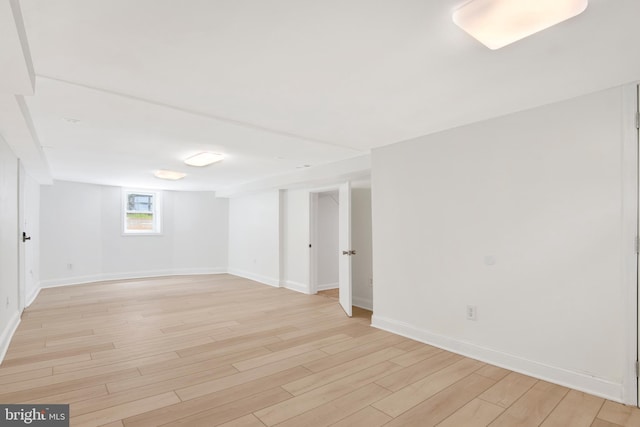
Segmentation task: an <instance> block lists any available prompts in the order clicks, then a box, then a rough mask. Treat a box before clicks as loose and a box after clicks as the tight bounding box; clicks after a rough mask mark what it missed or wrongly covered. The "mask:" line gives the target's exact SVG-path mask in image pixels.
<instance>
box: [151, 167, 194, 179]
mask: <svg viewBox="0 0 640 427" xmlns="http://www.w3.org/2000/svg"><path fill="white" fill-rule="evenodd" d="M153 174H154V175H155V177H156V178H160V179H168V180H171V181H177V180H178V179H182V178H184V177H185V176H187V174H186V173H182V172H176V171H170V170H164V169H160V170H157V171H155V172H154V173H153Z"/></svg>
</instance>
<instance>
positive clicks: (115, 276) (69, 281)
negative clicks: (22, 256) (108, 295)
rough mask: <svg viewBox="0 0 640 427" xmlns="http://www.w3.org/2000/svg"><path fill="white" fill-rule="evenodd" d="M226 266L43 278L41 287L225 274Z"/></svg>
mask: <svg viewBox="0 0 640 427" xmlns="http://www.w3.org/2000/svg"><path fill="white" fill-rule="evenodd" d="M226 272H227V269H226V268H221V267H218V268H177V269H168V270H153V271H133V272H125V273H104V274H92V275H87V276H74V277H65V278H60V279H50V280H41V281H40V287H41V288H55V287H58V286H67V285H81V284H84V283H93V282H104V281H106V280H126V279H144V278H147V277H163V276H192V275H200V274H203V275H204V274H223V273H226Z"/></svg>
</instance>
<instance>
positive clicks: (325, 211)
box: [314, 190, 340, 298]
mask: <svg viewBox="0 0 640 427" xmlns="http://www.w3.org/2000/svg"><path fill="white" fill-rule="evenodd" d="M339 206H340V201H339V195H338V190H330V191H324V192H321V193H315V209H314V211H315V212H314V213H315V215H314V216H315V235H316V238H315V251H314V256H315V265H316V268H315V271H314V276H315V277H314V282H315V285H316V286H315V289H316V291H317V292H323V293H326V294H327V295H329V296H332V297H335V298H338V297H339V294H340V288H339V286H340V283H339V281H338V280H339V277H338V263H339V250H340V246H339V241H338V208H339Z"/></svg>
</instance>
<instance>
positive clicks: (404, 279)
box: [372, 88, 635, 403]
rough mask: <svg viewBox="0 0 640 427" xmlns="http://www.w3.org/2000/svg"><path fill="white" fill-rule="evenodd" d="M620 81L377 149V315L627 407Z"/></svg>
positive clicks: (628, 256) (627, 257)
mask: <svg viewBox="0 0 640 427" xmlns="http://www.w3.org/2000/svg"><path fill="white" fill-rule="evenodd" d="M626 90H627V89H623V88H616V89H611V90H607V91H604V92H598V93H595V94H590V95H587V96H582V97H580V98H576V99H572V100H568V101H565V102H561V103H557V104H553V105H548V106H545V107H541V108H536V109H533V110H529V111H525V112H521V113H517V114H512V115H509V116H505V117H501V118H497V119H494V120H489V121H485V122H481V123H476V124H473V125H469V126H465V127H461V128H457V129H453V130H449V131H446V132H442V133H439V134H434V135H430V136H425V137H421V138H417V139H415V140H412V141H409V142H405V143H400V144H395V145H391V146H388V147H384V148H379V149H375V150H374V151H373V159H372V161H373V168H372V177H373V182H372V188H373V228H374V230H375V234H374V240H373V248H374V252H373V263H374V269H373V272H374V279H375V282H374V293H373V295H374V324H375V325H376V326H378V327H381V328H383V329H388V330H392V331H396V332H399V333H401V334H404V335H408V336H413V337H415V338H417V339H420V340H423V341H426V342H431V343H433V344H435V345H439V346H441V347H446V348H450V349H452V350H454V351H458V352H461V353H465V354H468V355H471V356H472V357H476V358H480V359H483V360H488V361H490V362H492V363H496V364H499V365H503V366H507V367H510V368H512V369H516V370H519V371H524V372H528V373H531V374H533V375H534V376H538V377H542V378H547V379H550V380H551V381H554V382H557V383H563V384H566V385H569V386H571V387H574V388H578V389H582V390H586V391H589V392H591V393H594V394H598V395H603V396H606V397H609V398H611V399H613V400H617V401H621V400H626V401H628V402H629V403H635V401H634V398H633V397H631V394H629V393H627V390H630V389H631V388H632V387H631V388H630V387H629V383H628V382H627V381H629V382H630V379H629V377H630V371H631V367H632V362H631V360H630V358H629V354H630V352H631V349H633V347H634V346H635V342H629V337H632V336H633V331H635V326H634V325H633V322H632V319H633V316H630V315H629V313H628V311H629V304H633V299H631V301H630V298H629V297H630V296H631V295H634V294H633V293H632V292H630V288H631V287H632V286H635V285H634V284H633V283H632V282H631V281H630V280H629V277H628V276H629V275H627V272H628V271H629V266H634V265H635V264H634V256H635V255H633V246H632V241H633V237H634V235H635V231H634V230H635V226H633V219H630V218H631V217H632V216H635V207H634V206H631V204H627V203H625V199H624V197H627V196H628V193H627V192H626V190H625V188H626V187H627V186H628V185H629V182H628V180H627V179H626V178H625V176H627V173H628V170H629V169H631V170H632V169H633V167H634V166H633V162H635V157H634V154H633V153H626V152H625V150H627V149H628V147H629V146H631V147H633V139H632V138H631V140H630V139H629V138H628V135H631V132H632V129H633V131H635V128H634V126H633V124H632V120H631V119H632V117H633V111H629V109H627V108H626V107H624V106H625V105H628V100H629V99H631V97H630V96H629V92H625V91H626ZM631 90H633V88H630V89H629V91H631ZM623 114H624V116H623ZM627 116H628V117H627ZM623 124H624V125H625V127H624V128H623ZM629 141H631V144H629ZM629 165H631V167H629ZM623 192H624V194H625V196H624V197H623ZM629 221H631V226H629ZM625 230H629V232H628V233H626V234H625V235H623V232H624V231H625ZM628 301H630V302H629V303H628ZM467 305H475V306H477V320H476V321H470V320H466V318H465V311H466V306H467ZM634 351H635V350H634Z"/></svg>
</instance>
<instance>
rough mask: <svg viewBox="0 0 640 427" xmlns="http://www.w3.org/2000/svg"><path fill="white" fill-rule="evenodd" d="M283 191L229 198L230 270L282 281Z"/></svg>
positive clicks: (271, 281)
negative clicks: (281, 204)
mask: <svg viewBox="0 0 640 427" xmlns="http://www.w3.org/2000/svg"><path fill="white" fill-rule="evenodd" d="M279 215H280V195H279V192H278V191H277V190H274V191H267V192H263V193H259V194H256V195H249V196H243V197H237V198H233V199H229V273H231V274H235V275H237V276H242V277H246V278H248V279H252V280H256V281H258V282H261V283H265V284H269V285H271V286H279V285H280V217H279Z"/></svg>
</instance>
